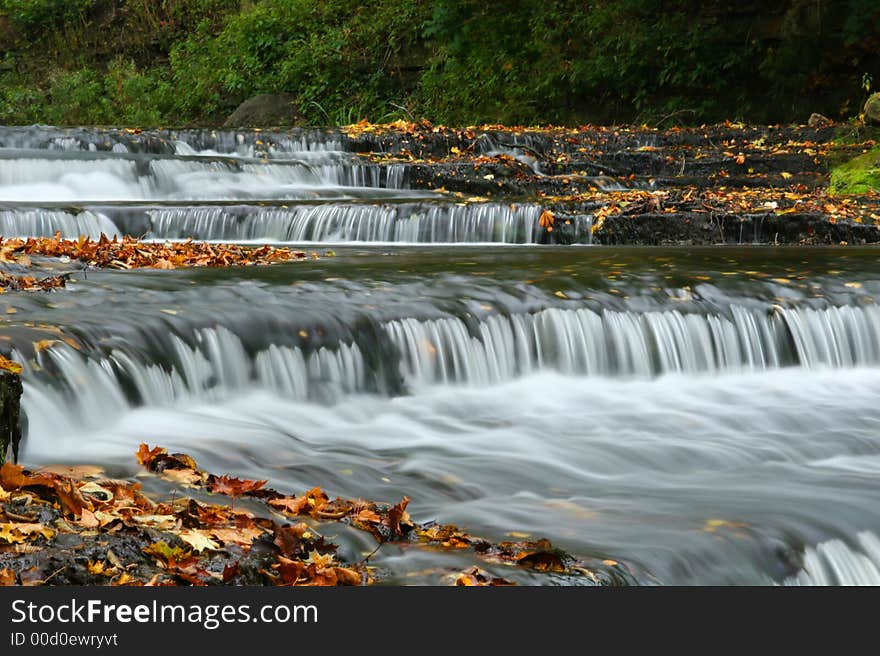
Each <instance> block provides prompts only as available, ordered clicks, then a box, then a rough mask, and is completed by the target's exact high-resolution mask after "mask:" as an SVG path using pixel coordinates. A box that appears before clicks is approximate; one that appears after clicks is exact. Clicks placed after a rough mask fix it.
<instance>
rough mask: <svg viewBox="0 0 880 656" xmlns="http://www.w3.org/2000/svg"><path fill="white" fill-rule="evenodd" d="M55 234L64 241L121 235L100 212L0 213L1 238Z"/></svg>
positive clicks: (48, 211)
mask: <svg viewBox="0 0 880 656" xmlns="http://www.w3.org/2000/svg"><path fill="white" fill-rule="evenodd" d="M56 232H60V233H61V236H62V237H64V238H65V239H77V238H78V237H81V236H85V237H90V238H92V239H98V238H99V237H100V236H101V234H102V233H103V234H105V235H107V236H111V237H112V236H113V235H121V231H120V230H119V228H117V226H116V224H115V223H113V221H112V220H111V219H110V218H108V217H107V216H106V215H104V214H102V213H100V212H80V213H79V214H70V213H68V212H62V211H51V210H29V211H21V210H19V211H11V210H9V211H0V235H2V236H3V237H52V236H54V235H55V233H56Z"/></svg>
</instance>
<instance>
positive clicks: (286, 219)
mask: <svg viewBox="0 0 880 656" xmlns="http://www.w3.org/2000/svg"><path fill="white" fill-rule="evenodd" d="M540 213H541V208H540V206H538V205H509V204H506V203H476V204H469V205H450V204H411V203H409V204H385V205H375V204H369V205H367V204H332V205H331V204H324V205H299V206H294V207H290V208H279V207H272V208H260V207H257V208H246V207H242V208H229V207H181V208H161V209H154V210H150V211H149V212H148V215H149V221H150V225H151V229H150V232H149V233H148V236H149V237H151V238H153V239H185V238H189V237H193V238H195V239H212V240H251V241H254V240H277V241H294V242H299V241H317V242H329V241H342V242H347V241H369V242H408V243H466V242H496V243H535V242H536V241H537V239H538V237H539V236H540V230H541V228H540V226H539V225H538V218H539V216H540ZM577 229H578V233H579V235H580V236H581V239H583V240H588V239H589V223H588V221H585V222H584V223H583V224H581V225H579V226H577Z"/></svg>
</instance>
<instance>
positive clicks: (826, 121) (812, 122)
mask: <svg viewBox="0 0 880 656" xmlns="http://www.w3.org/2000/svg"><path fill="white" fill-rule="evenodd" d="M807 125H808V126H810V127H811V128H815V129H818V128H827V127H829V126H831V125H834V121H832V120H831V119H830V118H828V117H827V116H822V114H816V113H815V112H813V113H812V114H810V119H809V120H808V121H807Z"/></svg>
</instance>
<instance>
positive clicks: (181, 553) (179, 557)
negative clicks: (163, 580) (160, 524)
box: [144, 540, 191, 562]
mask: <svg viewBox="0 0 880 656" xmlns="http://www.w3.org/2000/svg"><path fill="white" fill-rule="evenodd" d="M144 551H145V552H146V553H148V554H151V555H153V556H156V557H158V558H161V559H162V560H164V561H166V562H172V561H174V562H183V561H185V560H186V559H187V558H189V557H190V555H191V552H190V551H187V550H185V549H181V548H180V547H172V546H170V545H169V544H168V543H167V542H165V541H164V540H160V541H158V542H154V543H153V544H151V545H150V546H148V547H147V548H146V549H144Z"/></svg>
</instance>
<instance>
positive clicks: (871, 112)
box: [865, 93, 880, 125]
mask: <svg viewBox="0 0 880 656" xmlns="http://www.w3.org/2000/svg"><path fill="white" fill-rule="evenodd" d="M865 123H873V124H874V125H880V93H875V94H873V95H872V96H871V97H870V98H868V101H867V102H866V103H865Z"/></svg>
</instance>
